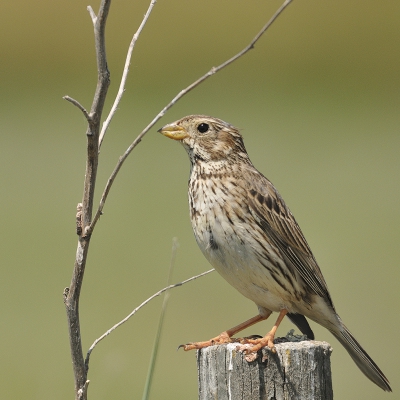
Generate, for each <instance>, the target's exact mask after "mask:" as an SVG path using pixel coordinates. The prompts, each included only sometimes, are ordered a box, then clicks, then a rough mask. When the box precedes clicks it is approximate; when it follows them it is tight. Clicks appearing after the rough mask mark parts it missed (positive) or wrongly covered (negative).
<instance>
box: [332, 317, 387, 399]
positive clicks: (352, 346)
mask: <svg viewBox="0 0 400 400" xmlns="http://www.w3.org/2000/svg"><path fill="white" fill-rule="evenodd" d="M339 321H340V318H339ZM340 323H341V325H340V327H339V329H338V330H335V331H333V330H332V331H331V332H332V333H333V335H334V336H335V337H336V338H337V339H338V340H339V342H340V343H341V344H342V345H343V346H344V348H345V349H346V350H347V352H348V353H349V354H350V356H351V358H352V359H353V360H354V362H355V363H356V364H357V366H358V368H360V370H361V371H362V372H363V373H364V375H365V376H366V377H367V378H369V379H370V380H371V381H372V382H374V383H375V384H376V385H378V386H379V387H380V388H382V389H383V390H384V391H386V392H391V391H392V389H391V388H390V384H389V381H388V380H387V378H386V376H385V375H384V374H383V372H382V371H381V370H380V369H379V367H378V366H377V365H376V364H375V362H374V361H373V360H372V358H371V357H370V356H369V355H368V354H367V352H366V351H365V350H364V349H363V348H362V347H361V345H360V344H359V343H358V342H357V340H356V339H355V337H354V336H353V335H352V334H351V333H350V331H349V330H348V329H347V328H346V326H345V325H344V324H343V322H341V321H340Z"/></svg>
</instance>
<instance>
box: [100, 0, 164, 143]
mask: <svg viewBox="0 0 400 400" xmlns="http://www.w3.org/2000/svg"><path fill="white" fill-rule="evenodd" d="M156 2H157V0H151V2H150V5H149V8H148V9H147V12H146V14H145V15H144V17H143V20H142V23H141V24H140V26H139V28H138V30H137V32H136V33H135V34H134V35H133V38H132V40H131V43H130V45H129V48H128V53H127V55H126V60H125V66H124V71H123V72H122V78H121V83H120V85H119V89H118V93H117V97H116V98H115V101H114V104H113V105H112V107H111V110H110V113H109V114H108V117H107V119H106V120H105V121H104V123H103V126H102V128H101V132H100V137H99V149H100V147H101V144H102V143H103V139H104V135H105V134H106V132H107V129H108V126H109V125H110V122H111V120H112V118H113V117H114V115H115V113H116V111H117V109H118V105H119V103H120V101H121V99H122V96H123V94H124V92H125V84H126V80H127V78H128V73H129V66H130V64H131V58H132V52H133V49H134V47H135V44H136V41H137V40H138V38H139V36H140V34H141V32H142V30H143V28H144V26H145V25H146V22H147V20H148V19H149V17H150V14H151V12H152V10H153V7H154V6H155V4H156Z"/></svg>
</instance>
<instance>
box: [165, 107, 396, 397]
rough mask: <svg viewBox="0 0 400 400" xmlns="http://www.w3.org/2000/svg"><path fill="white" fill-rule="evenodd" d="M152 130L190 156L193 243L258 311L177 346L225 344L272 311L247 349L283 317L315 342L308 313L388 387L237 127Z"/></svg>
mask: <svg viewBox="0 0 400 400" xmlns="http://www.w3.org/2000/svg"><path fill="white" fill-rule="evenodd" d="M159 132H160V133H162V134H163V135H164V136H166V137H169V138H171V139H174V140H177V141H179V142H180V143H181V144H182V145H183V147H184V148H185V150H186V151H187V153H188V155H189V159H190V166H191V167H190V178H189V208H190V218H191V221H192V227H193V231H194V235H195V238H196V241H197V244H198V245H199V247H200V249H201V251H202V252H203V254H204V256H205V257H206V258H207V260H208V261H209V262H210V264H211V265H212V266H213V267H214V268H215V269H216V270H217V271H218V272H219V273H220V274H221V275H222V277H223V278H225V279H226V280H227V281H228V282H229V283H230V284H231V285H232V286H233V287H234V288H236V289H237V290H238V291H239V292H240V293H241V294H242V295H243V296H245V297H247V298H248V299H250V300H252V301H254V302H255V303H256V305H257V307H258V310H259V314H258V315H257V316H255V317H253V318H251V319H249V320H248V321H245V322H243V323H242V324H240V325H237V326H235V327H234V328H232V329H229V330H227V331H225V332H222V333H221V334H220V335H219V336H217V337H215V338H213V339H211V340H208V341H205V342H197V343H189V344H187V345H184V346H183V347H184V349H185V350H191V349H199V348H203V347H207V346H210V345H212V344H220V343H227V342H229V341H230V338H231V337H232V336H233V335H235V334H236V333H237V332H240V331H241V330H243V329H245V328H247V327H249V326H251V325H253V324H255V323H257V322H259V321H262V320H264V319H266V318H268V317H269V315H270V314H271V313H272V312H273V311H275V312H277V313H279V316H278V319H277V321H276V323H275V325H274V327H273V328H272V330H271V331H270V332H268V333H267V335H266V336H265V337H263V338H261V339H248V340H247V342H248V343H251V344H252V347H251V349H250V351H257V350H259V349H260V348H262V347H264V346H269V347H270V348H272V349H273V348H274V343H273V340H274V335H275V332H276V330H277V328H278V326H279V324H280V322H281V321H282V319H283V318H284V316H285V315H287V316H288V317H289V319H290V320H291V321H292V322H293V323H294V324H295V325H296V326H297V327H298V328H299V329H300V330H301V331H302V333H304V334H306V335H307V336H308V338H309V339H314V334H313V332H312V330H311V328H310V326H309V324H308V322H307V319H306V318H305V317H307V318H310V319H311V320H313V321H315V322H317V323H318V324H320V325H322V326H323V327H325V328H326V329H328V330H329V331H330V332H332V333H333V335H334V336H335V337H336V338H337V339H338V340H339V342H340V343H341V344H342V345H343V346H344V347H345V349H346V350H347V352H348V353H349V354H350V356H351V357H352V359H353V360H354V361H355V363H356V364H357V366H358V367H359V368H360V369H361V371H362V372H363V373H364V374H365V375H366V376H367V377H368V378H369V379H370V380H371V381H372V382H374V383H375V384H376V385H378V386H379V387H380V388H382V389H383V390H385V391H388V392H390V391H391V388H390V385H389V381H388V380H387V379H386V377H385V375H384V374H383V373H382V371H381V370H380V369H379V367H378V366H377V365H376V364H375V362H374V361H373V360H372V359H371V357H370V356H369V355H368V354H367V353H366V351H365V350H364V349H363V348H362V347H361V346H360V344H359V343H358V341H357V340H356V339H355V338H354V337H353V335H352V334H351V333H350V331H349V330H348V329H347V328H346V326H345V325H344V324H343V322H342V320H341V319H340V317H339V315H338V314H337V313H336V310H335V307H334V305H333V302H332V299H331V296H330V294H329V291H328V287H327V285H326V282H325V279H324V277H323V276H322V273H321V270H320V268H319V266H318V264H317V261H316V260H315V258H314V256H313V254H312V252H311V249H310V247H309V246H308V244H307V242H306V239H305V238H304V236H303V234H302V232H301V230H300V227H299V225H298V224H297V222H296V220H295V218H294V216H293V214H292V213H291V212H290V210H289V208H288V207H287V206H286V204H285V202H284V201H283V199H282V197H281V196H280V194H279V193H278V191H277V190H276V188H275V187H274V186H273V184H272V183H271V182H270V181H269V180H268V179H267V178H266V177H265V176H264V175H262V174H261V173H260V172H259V171H257V169H256V168H255V167H254V166H253V164H252V162H251V161H250V158H249V156H248V154H247V151H246V148H245V147H244V143H243V139H242V136H241V134H240V133H239V131H238V129H236V128H235V127H233V126H232V125H230V124H228V123H226V122H224V121H222V120H220V119H217V118H212V117H208V116H204V115H190V116H187V117H184V118H182V119H180V120H178V121H176V122H173V123H171V124H168V125H165V126H164V127H162V128H161V129H160V130H159Z"/></svg>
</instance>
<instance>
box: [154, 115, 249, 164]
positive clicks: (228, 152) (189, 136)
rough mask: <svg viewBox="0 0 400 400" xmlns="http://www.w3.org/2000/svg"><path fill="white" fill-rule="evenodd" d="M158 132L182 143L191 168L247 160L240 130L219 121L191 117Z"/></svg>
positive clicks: (206, 117)
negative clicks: (219, 162) (206, 163)
mask: <svg viewBox="0 0 400 400" xmlns="http://www.w3.org/2000/svg"><path fill="white" fill-rule="evenodd" d="M158 132H160V133H162V134H163V135H164V136H166V137H169V138H170V139H174V140H177V141H179V142H181V143H182V145H183V147H185V149H186V151H187V153H188V154H189V157H190V160H191V162H192V164H195V163H196V162H197V161H202V162H218V161H224V160H225V161H236V162H237V161H239V160H240V159H241V160H242V161H245V160H248V156H247V152H246V149H245V147H244V144H243V139H242V135H241V134H240V133H239V131H238V129H236V128H235V127H234V126H232V125H230V124H228V123H227V122H224V121H222V120H220V119H218V118H213V117H208V116H206V115H189V116H187V117H184V118H182V119H180V120H178V121H175V122H173V123H171V124H168V125H165V126H163V127H162V128H161V129H159V130H158Z"/></svg>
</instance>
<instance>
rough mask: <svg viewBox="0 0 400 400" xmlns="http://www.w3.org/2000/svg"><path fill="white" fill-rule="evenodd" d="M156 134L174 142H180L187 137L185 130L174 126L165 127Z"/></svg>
mask: <svg viewBox="0 0 400 400" xmlns="http://www.w3.org/2000/svg"><path fill="white" fill-rule="evenodd" d="M157 132H160V133H162V134H163V135H164V136H166V137H169V138H170V139H174V140H182V139H185V138H187V137H188V136H189V135H188V133H187V131H186V129H185V128H183V127H182V126H180V125H176V124H168V125H165V126H163V127H162V128H161V129H159V130H158V131H157Z"/></svg>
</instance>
